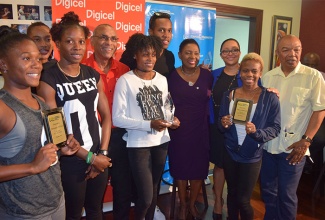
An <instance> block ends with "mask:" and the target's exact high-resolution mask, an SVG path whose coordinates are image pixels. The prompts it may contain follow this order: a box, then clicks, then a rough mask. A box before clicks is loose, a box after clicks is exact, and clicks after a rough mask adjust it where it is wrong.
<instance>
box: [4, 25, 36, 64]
mask: <svg viewBox="0 0 325 220" xmlns="http://www.w3.org/2000/svg"><path fill="white" fill-rule="evenodd" d="M0 29H1V28H0ZM25 40H30V41H32V42H34V41H33V40H32V39H31V38H30V37H28V36H27V35H26V34H21V33H19V32H18V31H16V30H14V29H11V28H9V29H5V28H3V29H1V30H0V48H1V50H0V59H3V58H5V57H7V54H8V52H9V51H10V50H12V49H14V48H15V47H16V45H17V44H19V43H21V42H23V41H25ZM13 59H14V58H13Z"/></svg>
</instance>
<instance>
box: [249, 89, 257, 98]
mask: <svg viewBox="0 0 325 220" xmlns="http://www.w3.org/2000/svg"><path fill="white" fill-rule="evenodd" d="M258 88H259V87H256V88H255V89H253V90H251V91H249V95H251V94H253V95H251V97H250V98H248V100H253V98H254V96H255V95H256V93H257V91H258Z"/></svg>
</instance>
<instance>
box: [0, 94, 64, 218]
mask: <svg viewBox="0 0 325 220" xmlns="http://www.w3.org/2000/svg"><path fill="white" fill-rule="evenodd" d="M33 96H34V98H35V99H36V100H37V101H38V103H39V106H40V110H34V109H31V108H29V107H28V106H26V105H25V104H23V103H22V102H20V101H19V100H18V99H17V98H16V97H14V96H12V95H11V94H10V93H8V92H7V91H5V90H3V89H2V90H0V99H1V100H2V101H3V102H4V103H5V104H6V105H7V106H9V107H10V108H11V109H12V110H13V111H14V112H15V113H16V115H17V121H18V117H20V119H21V120H22V123H19V122H18V123H16V125H15V127H16V126H17V127H18V126H19V127H20V128H17V129H19V130H20V129H22V130H21V131H22V133H25V135H26V137H25V138H23V139H24V140H23V142H21V143H18V144H16V145H17V146H18V145H21V147H20V150H19V151H18V152H17V153H16V154H15V155H14V156H12V157H10V158H7V157H3V156H0V166H6V165H12V164H25V163H30V162H31V161H33V159H34V158H35V155H36V154H37V152H38V151H39V150H40V148H41V147H42V144H41V133H42V128H43V121H42V115H41V110H42V109H47V108H48V107H47V106H46V104H45V103H44V102H42V101H41V100H40V99H39V98H38V97H37V96H35V95H33ZM20 135H21V134H20ZM6 147H7V146H6ZM3 148H4V144H3V143H2V144H0V151H2V149H3ZM0 155H2V154H0ZM62 195H63V189H62V184H61V171H60V165H59V163H57V164H56V165H54V166H51V167H50V168H49V169H48V170H46V171H45V172H43V173H39V174H36V175H30V176H26V177H23V178H19V179H14V180H9V181H5V182H1V183H0V206H1V209H3V210H6V213H7V214H8V215H12V216H15V217H20V218H25V219H33V218H42V217H44V216H47V215H49V214H51V213H54V212H55V211H56V209H57V208H58V206H59V203H60V199H61V196H62Z"/></svg>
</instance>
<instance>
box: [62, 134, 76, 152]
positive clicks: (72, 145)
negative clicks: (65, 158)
mask: <svg viewBox="0 0 325 220" xmlns="http://www.w3.org/2000/svg"><path fill="white" fill-rule="evenodd" d="M79 149H80V144H79V142H78V141H77V140H76V139H75V138H74V137H73V134H69V136H68V139H67V142H66V144H65V145H64V146H63V147H62V148H61V154H62V155H73V154H75V153H76V152H77V151H78V150H79Z"/></svg>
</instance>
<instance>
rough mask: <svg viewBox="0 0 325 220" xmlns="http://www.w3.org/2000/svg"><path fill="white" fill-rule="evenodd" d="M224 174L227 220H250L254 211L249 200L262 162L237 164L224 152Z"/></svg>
mask: <svg viewBox="0 0 325 220" xmlns="http://www.w3.org/2000/svg"><path fill="white" fill-rule="evenodd" d="M224 155H225V158H224V172H225V177H226V181H227V187H228V196H227V207H228V217H229V220H238V219H239V214H240V219H241V220H252V219H253V217H254V210H253V208H252V206H251V203H250V199H251V196H252V193H253V189H254V186H255V184H256V181H257V179H258V175H259V173H260V169H261V163H262V160H260V161H258V162H255V163H239V162H236V161H234V160H233V159H232V158H231V157H230V155H229V153H228V152H227V151H226V152H225V154H224Z"/></svg>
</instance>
